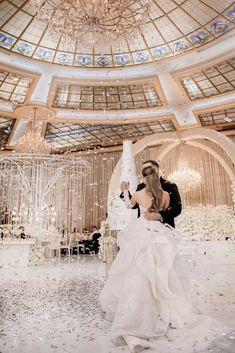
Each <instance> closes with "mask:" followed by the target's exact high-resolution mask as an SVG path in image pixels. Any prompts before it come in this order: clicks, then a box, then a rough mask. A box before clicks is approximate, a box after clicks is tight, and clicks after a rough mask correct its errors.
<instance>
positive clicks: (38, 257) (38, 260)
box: [29, 244, 46, 266]
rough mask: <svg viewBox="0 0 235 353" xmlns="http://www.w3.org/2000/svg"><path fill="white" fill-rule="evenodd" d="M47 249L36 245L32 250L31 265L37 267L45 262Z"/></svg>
mask: <svg viewBox="0 0 235 353" xmlns="http://www.w3.org/2000/svg"><path fill="white" fill-rule="evenodd" d="M45 260H46V258H45V247H43V246H42V245H41V244H34V245H33V246H31V248H30V253H29V265H32V266H37V265H41V264H42V263H43V262H45Z"/></svg>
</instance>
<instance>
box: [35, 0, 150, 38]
mask: <svg viewBox="0 0 235 353" xmlns="http://www.w3.org/2000/svg"><path fill="white" fill-rule="evenodd" d="M149 10H150V0H66V1H61V0H37V14H36V18H37V19H38V20H40V21H43V22H45V23H46V25H47V27H48V28H49V29H50V30H52V32H53V33H58V34H60V35H62V37H64V38H66V40H73V41H78V42H79V44H81V43H82V44H83V45H84V44H95V43H98V42H101V43H102V42H104V41H108V42H109V43H110V42H113V41H116V40H118V39H120V38H123V37H128V36H133V35H134V32H135V30H136V29H138V28H139V27H140V26H142V25H143V24H145V22H146V19H147V16H148V14H149Z"/></svg>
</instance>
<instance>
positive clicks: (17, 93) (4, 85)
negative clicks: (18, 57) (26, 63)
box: [0, 71, 33, 103]
mask: <svg viewBox="0 0 235 353" xmlns="http://www.w3.org/2000/svg"><path fill="white" fill-rule="evenodd" d="M32 81H33V80H32V79H30V78H25V77H23V76H21V75H18V74H17V75H16V74H13V73H9V72H7V71H0V100H1V99H2V100H7V101H11V102H17V103H24V102H25V99H26V97H27V94H28V92H29V88H30V86H31V84H32Z"/></svg>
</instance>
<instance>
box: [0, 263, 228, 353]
mask: <svg viewBox="0 0 235 353" xmlns="http://www.w3.org/2000/svg"><path fill="white" fill-rule="evenodd" d="M106 272H107V268H106V266H105V264H103V263H102V262H101V261H100V260H99V259H98V258H97V257H94V256H83V257H80V258H77V257H75V258H73V259H72V261H71V262H70V263H68V262H67V259H65V260H64V261H62V262H61V263H60V264H58V263H56V262H52V263H50V264H45V265H42V266H38V267H37V266H34V267H27V268H24V267H21V268H19V267H18V268H16V267H2V268H1V269H0V353H47V352H52V353H61V352H63V353H121V352H124V353H125V352H128V349H127V347H115V346H114V345H113V344H112V342H111V341H110V337H109V330H110V324H109V323H108V322H106V321H105V320H104V317H103V313H102V310H101V307H100V305H99V301H98V297H99V293H100V290H101V288H102V286H103V283H104V280H105V275H106ZM191 296H192V300H193V302H194V303H195V304H196V305H197V306H198V307H199V308H200V309H201V310H202V311H203V312H204V313H205V314H210V315H211V316H213V317H216V318H219V319H220V320H222V321H223V322H225V323H227V324H230V325H232V327H235V268H234V266H231V265H226V269H224V270H221V266H220V267H218V268H216V267H213V269H209V268H208V272H207V271H205V270H203V271H201V272H200V271H199V272H198V274H197V280H196V281H195V282H194V286H193V288H192V291H191ZM228 348H229V349H228ZM233 348H234V349H233ZM178 351H179V352H180V347H177V346H176V347H175V352H178ZM146 352H147V351H146ZM150 352H151V353H152V352H156V351H154V350H149V353H150ZM175 352H172V353H175ZM195 352H197V351H196V350H195ZM210 352H213V353H227V352H235V332H232V333H231V337H230V343H229V347H227V346H226V347H225V346H223V344H221V348H220V349H218V348H217V349H216V348H215V349H211V350H210ZM161 353H164V352H161ZM181 353H187V352H182V350H181Z"/></svg>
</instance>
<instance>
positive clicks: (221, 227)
mask: <svg viewBox="0 0 235 353" xmlns="http://www.w3.org/2000/svg"><path fill="white" fill-rule="evenodd" d="M234 226H235V216H234V209H233V208H232V207H229V206H227V205H219V206H213V205H206V206H203V205H199V206H195V207H192V206H187V207H185V209H184V210H183V212H182V214H181V215H180V216H179V217H178V218H177V219H176V228H177V229H178V230H180V231H181V232H182V233H183V235H184V237H185V238H186V240H190V241H192V240H193V241H208V240H228V239H230V240H235V234H234V233H235V229H234Z"/></svg>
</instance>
